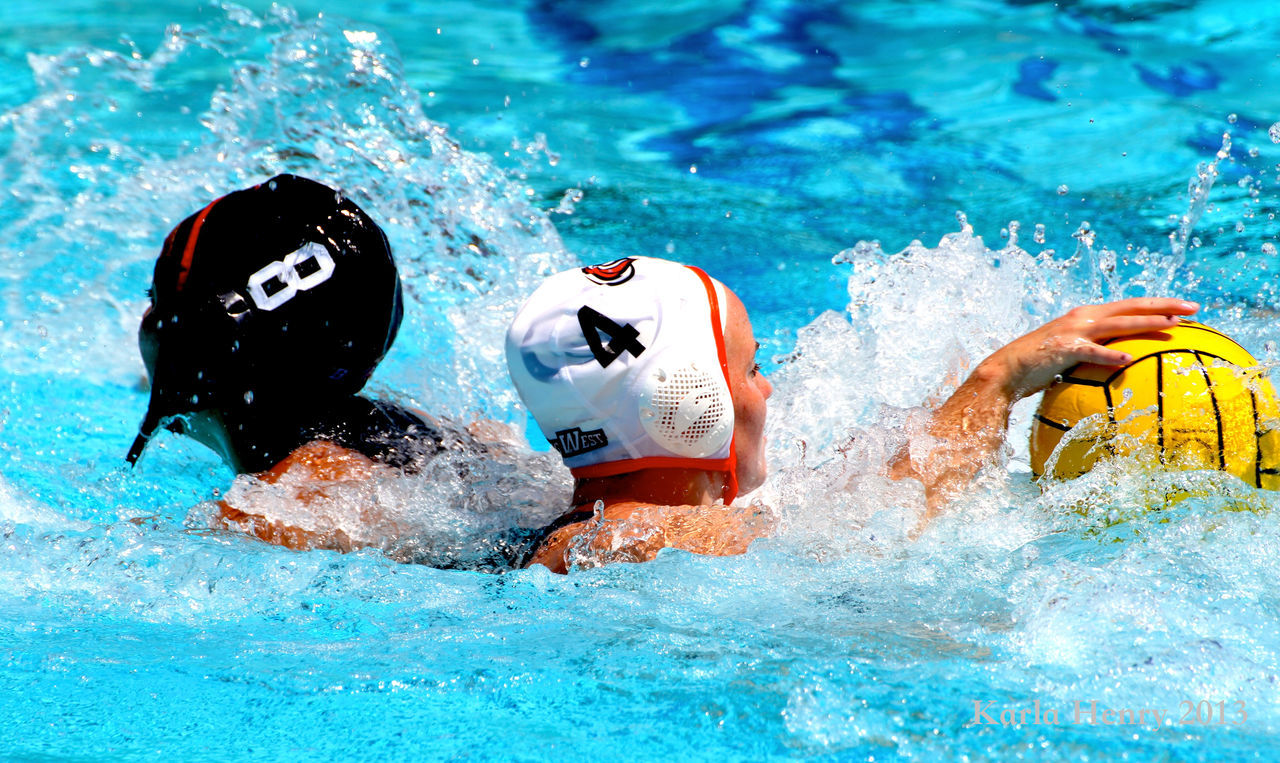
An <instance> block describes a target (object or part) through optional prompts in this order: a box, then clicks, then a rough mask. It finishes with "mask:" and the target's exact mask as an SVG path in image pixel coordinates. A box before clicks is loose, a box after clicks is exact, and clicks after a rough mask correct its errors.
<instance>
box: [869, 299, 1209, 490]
mask: <svg viewBox="0 0 1280 763" xmlns="http://www.w3.org/2000/svg"><path fill="white" fill-rule="evenodd" d="M1198 309H1199V305H1197V304H1196V303H1194V302H1187V301H1184V300H1178V299H1163V298H1161V299H1156V298H1146V297H1142V298H1136V299H1126V300H1121V301H1119V302H1111V303H1108V304H1105V305H1087V306H1084V307H1077V308H1075V309H1073V310H1071V311H1069V312H1068V313H1067V314H1066V315H1063V316H1062V317H1061V318H1058V319H1056V320H1053V321H1050V322H1048V323H1046V324H1045V325H1043V326H1041V327H1039V328H1037V329H1035V330H1034V331H1031V332H1029V333H1027V334H1024V335H1023V336H1021V337H1018V338H1017V339H1015V340H1013V341H1012V342H1010V343H1009V344H1007V345H1005V346H1004V347H1001V348H1000V349H999V350H996V351H995V352H993V353H992V354H991V355H990V356H988V357H987V358H986V359H985V360H983V361H982V363H980V364H979V365H978V367H977V368H976V369H974V372H973V374H971V375H970V376H969V378H968V379H966V380H965V382H964V384H962V385H960V388H959V389H957V390H956V392H955V394H954V395H952V396H951V397H950V399H948V400H947V402H945V403H944V404H943V405H942V407H940V408H939V409H938V410H937V412H936V413H935V414H934V416H933V419H932V421H931V422H930V424H929V430H928V434H929V435H931V436H932V437H933V438H934V442H933V443H927V444H925V446H924V447H920V446H919V445H908V446H907V447H906V448H904V449H903V450H902V452H900V453H899V454H898V455H897V456H896V457H895V458H894V461H893V462H892V463H891V464H890V475H891V476H893V477H894V478H895V479H899V478H902V477H913V478H915V479H918V480H920V482H922V483H923V484H924V487H925V494H926V496H927V500H928V505H929V512H930V514H932V513H934V512H936V511H937V510H938V509H939V508H941V507H942V506H943V505H944V504H945V503H946V502H948V501H950V500H951V499H952V498H953V497H955V496H956V495H958V494H959V493H960V492H961V491H962V490H964V488H965V487H966V486H967V485H968V483H969V481H970V480H971V479H973V477H974V475H976V474H977V473H978V470H979V469H981V468H982V466H983V465H984V464H986V463H988V462H989V460H990V459H991V457H992V456H993V455H995V453H996V451H997V450H999V448H1000V446H1001V445H1002V444H1003V443H1004V437H1005V430H1006V429H1007V428H1008V425H1009V411H1010V409H1011V408H1012V407H1013V404H1014V403H1016V402H1018V401H1019V400H1021V399H1022V398H1024V397H1027V396H1029V395H1033V394H1035V393H1037V392H1039V391H1040V390H1042V389H1044V388H1046V387H1047V386H1049V384H1051V383H1052V382H1053V378H1054V376H1055V375H1057V374H1060V373H1062V372H1063V371H1065V370H1066V369H1068V368H1070V367H1071V366H1074V365H1076V364H1077V363H1102V364H1106V365H1122V364H1124V363H1127V362H1129V360H1130V358H1129V357H1128V355H1126V354H1125V353H1123V352H1119V351H1117V350H1113V349H1110V348H1108V347H1107V346H1106V340H1107V339H1110V338H1114V337H1118V336H1126V335H1129V334H1137V333H1142V332H1144V331H1158V330H1160V329H1165V328H1169V327H1171V326H1175V325H1177V324H1178V322H1179V321H1180V320H1181V319H1182V318H1181V316H1186V315H1191V314H1193V313H1195V312H1196V310H1198ZM913 451H916V452H917V453H918V454H917V455H913Z"/></svg>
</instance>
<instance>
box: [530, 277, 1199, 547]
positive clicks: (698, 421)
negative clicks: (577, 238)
mask: <svg viewBox="0 0 1280 763" xmlns="http://www.w3.org/2000/svg"><path fill="white" fill-rule="evenodd" d="M1196 310H1197V306H1196V305H1195V304H1194V303H1190V302H1184V301H1182V300H1174V299H1130V300H1124V301H1121V302H1115V303H1111V304H1107V305H1096V306H1089V307H1082V308H1077V309H1075V310H1072V311H1071V312H1069V313H1068V314H1067V315H1065V316H1063V317H1061V318H1058V319H1057V320H1054V321H1052V322H1050V323H1048V324H1046V325H1044V326H1042V327H1040V328H1038V329H1036V330H1035V331H1032V332H1030V333H1029V334H1027V335H1025V336H1023V337H1021V338H1019V339H1017V340H1015V341H1013V342H1012V343H1010V344H1008V345H1006V346H1005V347H1003V348H1001V349H1000V350H997V351H996V352H995V353H993V354H992V355H990V356H989V357H987V358H986V359H985V360H983V361H982V363H980V364H979V365H978V367H977V368H976V369H975V370H974V372H973V373H972V374H971V375H970V377H969V378H968V379H967V380H966V381H965V382H964V383H963V384H962V385H961V386H960V388H959V389H957V390H956V392H955V393H954V394H953V395H952V396H951V397H950V398H949V399H948V400H947V401H946V402H945V403H944V404H943V405H942V406H941V407H940V408H939V409H938V410H937V411H936V412H935V414H934V416H933V418H932V420H931V423H930V426H929V432H928V434H929V435H931V437H932V439H933V441H934V443H935V446H934V447H931V448H927V449H920V452H908V451H906V450H905V449H904V451H903V452H902V453H901V455H900V456H899V457H898V458H897V459H896V460H895V462H894V463H893V464H891V465H890V467H889V469H890V473H891V474H892V476H895V477H899V478H901V477H913V478H916V479H918V480H920V481H921V482H922V483H923V484H924V485H925V488H926V492H927V494H928V497H929V505H930V509H931V511H932V510H936V509H937V508H938V507H940V506H941V505H942V504H943V503H945V502H946V501H947V500H948V499H949V498H950V497H952V496H953V495H955V494H956V492H957V491H959V490H962V489H963V488H964V487H965V486H966V485H967V484H968V482H969V480H970V479H971V478H972V477H973V475H974V474H975V473H976V472H977V470H978V469H979V468H980V467H981V466H982V465H983V464H984V463H986V462H987V461H988V460H989V458H990V457H991V456H992V454H993V453H994V452H995V451H996V449H997V448H998V447H999V446H1000V444H1001V443H1002V442H1003V440H1004V435H1005V430H1006V428H1007V425H1008V419H1009V410H1010V408H1011V407H1012V405H1013V404H1014V403H1015V402H1017V401H1018V400H1020V399H1022V398H1023V397H1026V396H1027V395H1030V394H1033V393H1035V392H1037V391H1039V390H1041V389H1044V388H1045V387H1046V386H1048V385H1049V384H1050V383H1051V382H1052V381H1053V379H1054V377H1055V375H1057V374H1059V373H1061V372H1062V371H1064V370H1065V369H1067V368H1069V367H1071V366H1074V365H1076V364H1078V363H1084V362H1092V363H1101V364H1108V365H1123V364H1125V363H1128V362H1129V361H1130V360H1132V358H1131V357H1130V356H1129V355H1128V354H1127V353H1125V352H1122V351H1119V350H1115V349H1111V348H1108V347H1106V346H1104V345H1102V344H1100V342H1104V341H1105V340H1108V339H1110V338H1112V337H1116V336H1123V335H1126V334H1132V333H1137V332H1144V331H1151V330H1158V329H1162V328H1168V327H1170V326H1174V325H1176V324H1177V323H1178V322H1179V320H1180V318H1179V317H1178V316H1181V315H1190V314H1192V313H1194V312H1195V311H1196ZM757 347H758V345H757V344H756V341H755V337H754V335H753V333H752V330H751V323H750V319H749V318H748V315H747V312H746V309H745V307H744V306H743V305H742V302H741V301H740V300H739V299H738V298H737V296H736V295H734V294H733V292H731V291H729V290H728V289H727V288H725V287H724V286H723V284H721V283H720V282H718V281H716V280H715V279H712V278H710V277H709V276H708V275H707V274H705V273H704V272H702V271H701V270H698V269H697V268H692V267H687V266H684V265H680V264H677V263H673V262H668V261H666V260H660V259H654V258H648V257H635V258H626V259H622V260H617V261H615V262H611V263H608V264H606V265H598V266H593V267H587V268H581V269H578V270H571V271H566V272H563V273H559V274H557V275H554V276H552V277H550V278H549V279H547V280H546V281H545V282H544V283H543V284H542V285H541V286H540V287H539V288H538V289H537V290H536V291H535V292H534V293H533V294H532V295H531V296H530V297H529V299H528V300H527V301H526V302H525V304H524V305H523V306H522V307H521V309H520V311H519V313H518V314H517V315H516V317H515V319H514V321H513V322H512V324H511V327H510V329H509V331H508V335H507V364H508V368H509V370H510V373H511V378H512V380H513V382H514V383H515V386H516V389H517V390H518V391H519V393H520V397H521V399H523V400H524V402H525V404H526V406H527V407H528V408H529V410H530V412H531V413H532V414H533V417H534V419H535V420H537V422H538V425H539V428H540V429H541V431H542V433H543V435H544V436H546V438H547V440H548V441H549V442H550V443H551V444H552V446H553V447H555V449H556V450H557V451H559V452H560V454H561V456H562V457H563V459H564V463H565V465H566V466H568V467H569V469H570V472H571V473H572V474H573V476H574V478H575V489H574V496H573V507H572V508H571V509H570V510H569V511H568V512H566V513H565V515H564V516H563V517H562V518H561V522H560V524H561V525H562V526H561V527H559V528H558V529H557V530H556V531H555V532H553V533H551V534H550V535H549V536H548V537H547V539H546V541H545V542H544V543H543V545H542V547H541V548H540V549H539V550H538V551H537V553H535V554H534V556H533V558H532V561H533V563H540V564H544V565H546V566H547V567H549V568H550V569H552V570H556V571H565V570H566V569H567V568H568V567H569V566H570V565H571V564H572V563H573V557H574V555H575V554H577V553H582V552H584V551H585V552H588V553H590V554H591V555H592V556H593V557H594V558H595V559H597V560H599V559H612V560H630V561H643V560H646V559H650V558H652V557H653V556H654V555H655V554H656V553H657V552H658V551H659V550H660V549H662V548H665V547H674V548H682V549H685V550H688V551H694V552H698V553H707V554H735V553H741V552H743V551H744V550H745V549H746V547H747V546H748V545H749V544H750V542H751V541H752V540H753V539H754V538H757V537H760V536H762V535H765V534H767V533H768V532H769V531H770V529H771V528H770V523H769V521H768V519H767V517H765V516H764V515H762V514H761V513H760V512H757V511H755V510H753V509H751V508H747V507H734V506H732V502H733V499H734V498H735V497H736V496H737V495H738V493H739V492H741V491H748V490H752V489H754V488H756V487H758V486H759V485H760V484H761V483H762V482H763V480H764V478H765V475H766V467H765V462H764V420H765V411H766V401H767V400H768V398H769V395H770V394H771V392H772V387H771V386H770V384H769V382H768V380H767V379H765V378H764V376H763V375H762V374H761V373H760V371H759V367H758V366H757V365H756V363H755V352H756V349H757Z"/></svg>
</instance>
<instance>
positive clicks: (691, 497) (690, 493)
mask: <svg viewBox="0 0 1280 763" xmlns="http://www.w3.org/2000/svg"><path fill="white" fill-rule="evenodd" d="M724 483H725V474H724V472H711V471H705V470H702V469H641V470H640V471H638V472H631V473H629V474H618V475H615V476H613V477H593V478H590V479H580V480H578V481H577V482H576V483H575V484H574V488H573V505H574V506H590V505H591V504H593V503H595V502H596V501H604V502H605V505H606V506H608V505H612V504H616V503H646V504H653V505H656V506H710V505H712V504H714V503H717V502H720V501H722V500H723V498H724V489H725V484H724Z"/></svg>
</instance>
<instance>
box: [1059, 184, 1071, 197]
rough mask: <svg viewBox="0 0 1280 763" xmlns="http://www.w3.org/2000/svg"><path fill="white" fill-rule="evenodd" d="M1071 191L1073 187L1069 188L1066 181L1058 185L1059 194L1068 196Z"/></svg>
mask: <svg viewBox="0 0 1280 763" xmlns="http://www.w3.org/2000/svg"><path fill="white" fill-rule="evenodd" d="M1070 192H1071V189H1070V188H1068V187H1067V186H1066V184H1065V183H1064V184H1063V185H1060V186H1058V195H1059V196H1066V195H1067V194H1068V193H1070Z"/></svg>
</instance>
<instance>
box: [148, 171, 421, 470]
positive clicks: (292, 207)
mask: <svg viewBox="0 0 1280 763" xmlns="http://www.w3.org/2000/svg"><path fill="white" fill-rule="evenodd" d="M402 316H403V307H402V303H401V292H400V278H399V275H398V274H397V272H396V266H395V262H394V261H393V260H392V257H391V248H390V246H389V245H388V243H387V238H386V235H385V234H383V232H382V229H381V228H379V227H378V225H377V224H376V223H374V222H373V220H371V219H370V218H369V216H368V215H366V214H365V213H364V212H363V211H362V210H361V209H360V208H359V207H357V206H356V205H355V204H354V203H352V202H351V201H350V200H348V199H346V198H344V197H343V196H342V195H341V194H339V193H338V192H337V191H335V190H333V189H332V188H329V187H327V186H325V185H322V184H320V183H317V182H315V181H312V180H307V179H305V178H301V177H297V176H294V175H279V176H277V177H274V178H272V179H271V180H269V181H267V182H265V183H263V184H261V185H257V186H254V187H252V188H248V189H245V190H241V191H236V192H234V193H230V194H228V195H226V196H224V197H222V198H221V199H218V200H217V201H214V202H213V203H212V204H210V205H209V206H207V207H205V208H204V209H202V210H200V211H199V212H197V213H196V214H194V215H192V216H191V217H188V218H187V219H186V220H183V221H182V223H180V224H179V225H178V227H176V228H174V229H173V231H172V232H171V233H170V234H169V236H168V238H167V239H165V242H164V248H163V249H162V250H161V252H160V257H159V259H158V260H157V261H156V267H155V277H154V282H153V286H152V289H151V307H150V308H149V309H148V311H147V313H146V314H145V315H144V316H143V318H142V324H141V326H140V327H139V329H138V344H139V347H140V348H141V350H142V357H143V360H144V361H145V363H146V365H147V371H148V373H149V374H150V376H151V402H150V405H149V406H148V408H147V414H146V418H145V419H144V420H143V422H142V426H141V428H140V431H139V434H138V438H137V439H136V440H135V441H134V444H133V447H132V448H131V449H130V451H129V455H128V460H129V462H130V463H133V462H135V461H136V460H137V458H138V456H139V455H141V453H142V449H143V447H145V445H146V443H147V440H148V439H149V438H150V437H151V435H152V434H153V433H154V432H155V430H156V429H157V428H158V427H159V426H161V425H162V424H164V423H166V421H168V420H173V418H174V417H176V416H181V415H183V414H189V413H195V412H198V411H205V410H220V411H228V410H233V409H242V410H243V412H245V413H247V414H250V415H262V416H270V415H272V413H273V411H275V410H276V409H277V408H278V407H279V406H289V407H293V408H296V407H300V406H307V405H323V404H324V401H326V400H331V399H333V398H334V397H335V396H341V395H350V394H354V393H355V392H358V391H359V390H360V389H361V388H362V387H363V386H364V384H365V382H367V381H368V379H369V376H370V375H371V374H372V373H373V370H374V368H375V367H376V366H377V365H378V362H379V361H380V360H381V359H382V357H383V355H385V354H386V352H387V350H388V349H389V348H390V347H391V343H392V341H394V339H395V336H396V331H397V330H398V329H399V326H400V320H401V318H402Z"/></svg>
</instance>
